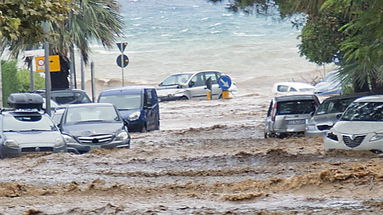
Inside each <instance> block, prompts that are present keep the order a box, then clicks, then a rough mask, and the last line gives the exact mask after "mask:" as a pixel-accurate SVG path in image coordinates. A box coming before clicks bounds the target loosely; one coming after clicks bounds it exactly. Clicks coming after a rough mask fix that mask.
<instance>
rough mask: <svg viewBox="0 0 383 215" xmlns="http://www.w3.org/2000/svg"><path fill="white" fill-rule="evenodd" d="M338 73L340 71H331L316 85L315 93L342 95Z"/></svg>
mask: <svg viewBox="0 0 383 215" xmlns="http://www.w3.org/2000/svg"><path fill="white" fill-rule="evenodd" d="M338 74H339V71H332V72H329V73H328V74H327V75H326V76H325V77H324V78H323V79H322V80H321V81H320V82H319V83H317V84H316V85H315V91H314V93H315V94H316V95H320V96H329V95H341V94H342V84H341V81H340V78H339V77H338Z"/></svg>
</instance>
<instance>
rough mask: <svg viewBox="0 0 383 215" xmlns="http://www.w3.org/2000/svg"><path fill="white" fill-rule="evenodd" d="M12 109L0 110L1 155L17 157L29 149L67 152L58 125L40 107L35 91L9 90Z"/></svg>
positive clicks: (39, 97)
mask: <svg viewBox="0 0 383 215" xmlns="http://www.w3.org/2000/svg"><path fill="white" fill-rule="evenodd" d="M8 101H11V102H18V103H17V104H15V105H14V107H15V109H12V110H2V111H1V114H0V157H1V158H4V157H16V156H19V155H22V154H25V153H32V152H66V151H67V145H66V143H65V141H64V138H63V136H62V135H61V133H60V131H59V129H58V128H57V127H56V125H55V124H54V123H53V122H52V120H51V119H50V118H49V116H48V115H47V114H44V113H43V112H42V111H41V109H42V103H43V99H42V97H41V96H40V95H37V94H11V96H10V99H8Z"/></svg>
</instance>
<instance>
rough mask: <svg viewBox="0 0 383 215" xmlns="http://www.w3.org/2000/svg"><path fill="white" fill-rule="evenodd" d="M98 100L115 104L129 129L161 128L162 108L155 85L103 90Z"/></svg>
mask: <svg viewBox="0 0 383 215" xmlns="http://www.w3.org/2000/svg"><path fill="white" fill-rule="evenodd" d="M98 102H102V103H111V104H114V105H115V106H116V107H117V109H118V110H119V112H120V115H121V116H122V118H123V119H124V120H126V121H127V122H128V129H129V131H140V132H145V131H151V130H158V129H160V108H159V105H158V97H157V92H156V89H155V88H153V87H141V86H135V87H124V88H118V89H110V90H105V91H102V92H101V93H100V95H99V97H98Z"/></svg>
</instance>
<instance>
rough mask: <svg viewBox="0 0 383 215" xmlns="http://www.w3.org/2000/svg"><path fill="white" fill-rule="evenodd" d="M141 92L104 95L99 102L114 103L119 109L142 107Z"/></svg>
mask: <svg viewBox="0 0 383 215" xmlns="http://www.w3.org/2000/svg"><path fill="white" fill-rule="evenodd" d="M141 97H142V96H141V93H140V94H124V95H107V96H104V95H102V96H101V97H100V100H99V101H98V102H100V103H111V104H114V105H115V106H116V107H117V109H119V110H131V109H140V108H141V104H142V99H141Z"/></svg>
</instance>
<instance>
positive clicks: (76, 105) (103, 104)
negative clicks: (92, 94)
mask: <svg viewBox="0 0 383 215" xmlns="http://www.w3.org/2000/svg"><path fill="white" fill-rule="evenodd" d="M107 106H112V107H113V106H114V105H113V104H110V103H82V104H70V105H68V106H67V108H76V107H107Z"/></svg>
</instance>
